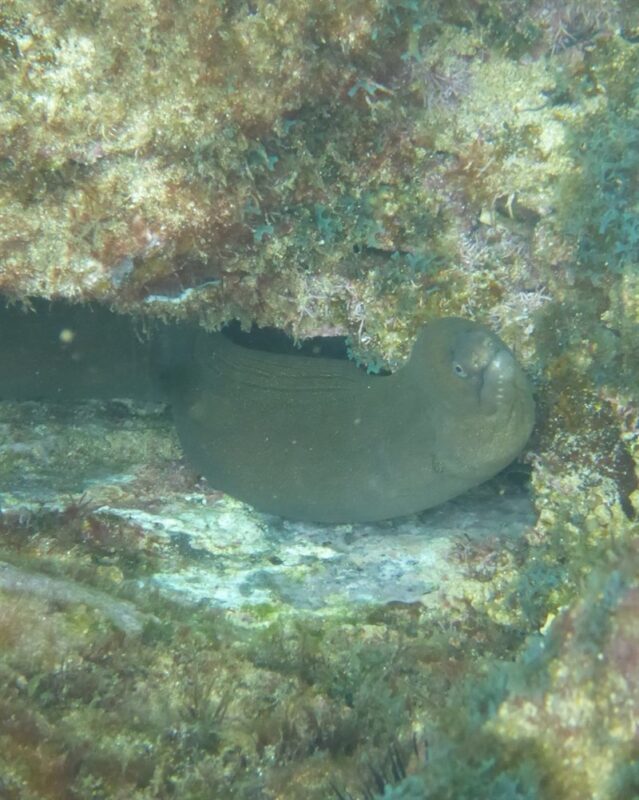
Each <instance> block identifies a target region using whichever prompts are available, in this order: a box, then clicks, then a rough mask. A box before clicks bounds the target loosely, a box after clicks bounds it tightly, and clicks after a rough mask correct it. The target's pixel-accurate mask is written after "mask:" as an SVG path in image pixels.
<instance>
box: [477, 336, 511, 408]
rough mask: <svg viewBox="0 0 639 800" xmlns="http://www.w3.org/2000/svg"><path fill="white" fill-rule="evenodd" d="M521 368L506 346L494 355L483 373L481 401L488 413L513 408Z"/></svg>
mask: <svg viewBox="0 0 639 800" xmlns="http://www.w3.org/2000/svg"><path fill="white" fill-rule="evenodd" d="M519 375H520V369H519V367H518V365H517V362H516V361H515V357H514V356H513V354H512V353H511V352H510V350H506V349H505V348H500V349H499V350H497V352H496V353H495V354H494V355H493V356H492V358H491V359H490V361H489V362H488V364H487V365H486V366H485V368H484V370H483V373H482V382H481V389H480V394H479V396H480V403H481V407H482V410H483V411H484V412H485V413H486V414H490V415H492V414H497V413H504V412H506V411H510V410H512V407H513V403H514V402H515V397H516V395H517V387H518V384H519Z"/></svg>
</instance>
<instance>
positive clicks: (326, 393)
mask: <svg viewBox="0 0 639 800" xmlns="http://www.w3.org/2000/svg"><path fill="white" fill-rule="evenodd" d="M152 338H153V339H154V341H152V342H151V341H145V340H144V337H143V336H141V335H140V332H139V331H138V330H136V326H135V323H134V322H132V321H131V320H130V319H128V318H126V317H117V316H115V315H113V314H110V313H109V312H107V311H105V310H104V309H91V308H88V307H75V306H64V305H55V306H53V307H51V308H48V307H44V306H42V304H40V305H39V307H38V313H36V314H24V313H22V312H21V311H18V310H17V309H15V308H6V307H0V376H2V378H1V381H0V399H4V400H10V399H42V400H47V401H51V400H53V401H58V402H61V401H62V402H67V401H72V400H77V399H82V398H85V397H101V398H106V397H132V398H134V399H144V400H149V399H157V398H159V397H160V396H164V397H168V400H169V402H170V404H171V406H172V410H173V417H174V420H175V424H176V427H177V430H178V434H179V436H180V440H181V442H182V447H183V449H184V453H185V455H186V457H187V459H188V460H189V461H190V462H191V463H192V464H193V466H194V467H195V469H196V470H198V471H199V472H200V473H201V474H202V475H204V476H205V477H206V478H207V479H208V481H209V483H210V485H211V487H213V488H216V489H221V490H223V491H226V492H228V493H229V494H231V495H234V496H235V497H238V498H240V499H242V500H245V501H247V502H249V503H251V504H252V505H254V506H255V507H256V508H257V509H258V510H260V511H265V512H268V513H272V514H277V515H280V516H283V517H288V518H290V519H297V520H311V521H315V522H332V523H336V522H364V521H373V520H382V519H387V518H391V517H396V516H399V515H403V514H409V513H413V512H418V511H421V510H423V509H426V508H429V507H431V506H434V505H437V504H439V503H442V502H444V501H445V500H448V499H449V498H451V497H455V496H456V495H458V494H460V493H462V492H464V491H466V490H467V489H469V488H470V487H472V486H475V485H476V484H478V483H481V482H482V481H485V480H487V479H488V478H490V477H492V476H493V475H495V474H496V473H497V472H499V471H500V470H501V469H502V468H503V467H505V466H506V465H507V464H508V463H510V462H511V461H512V460H513V459H514V458H515V457H516V456H517V455H518V454H519V453H520V452H521V450H522V449H523V447H524V445H525V444H526V441H527V440H528V437H529V435H530V433H531V430H532V426H533V421H534V403H533V397H532V390H531V386H530V383H529V381H528V379H527V377H526V375H525V374H524V372H523V370H522V369H521V367H520V366H519V365H518V363H517V362H516V360H515V358H514V356H513V354H512V352H511V351H510V350H509V349H508V348H507V347H506V345H505V344H504V343H503V342H502V341H501V340H500V339H499V338H498V337H497V336H496V335H495V334H494V333H492V332H491V331H490V330H488V329H487V328H485V327H483V326H482V325H479V324H477V323H474V322H471V321H468V320H464V319H455V318H450V319H439V320H435V321H433V322H430V323H429V324H428V325H426V326H425V327H423V328H422V330H421V331H420V333H419V335H418V337H417V340H416V342H415V344H414V346H413V349H412V353H411V356H410V358H409V360H408V361H407V363H406V364H405V365H404V366H403V367H401V368H400V369H399V370H397V371H396V372H395V373H393V374H390V375H368V374H367V373H366V372H365V371H363V370H362V369H360V368H358V367H357V366H356V365H355V364H354V363H353V362H351V361H347V360H339V359H335V358H324V357H311V356H304V355H291V354H285V353H281V352H265V351H261V350H255V349H249V348H247V347H244V346H242V345H240V344H237V343H235V342H234V341H232V340H231V339H229V338H228V337H227V336H225V335H224V334H221V333H213V334H210V333H205V332H204V331H201V330H197V329H192V328H189V329H185V328H179V327H173V328H172V327H170V326H166V327H162V328H161V329H160V330H159V331H156V334H155V336H154V337H152ZM158 376H159V379H158ZM160 387H161V388H160ZM161 392H164V394H161Z"/></svg>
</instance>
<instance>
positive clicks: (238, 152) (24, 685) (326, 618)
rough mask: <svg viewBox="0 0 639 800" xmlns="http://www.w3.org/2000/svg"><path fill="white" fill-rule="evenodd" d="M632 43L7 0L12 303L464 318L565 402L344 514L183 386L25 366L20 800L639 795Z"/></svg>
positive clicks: (215, 9) (1, 495) (6, 600)
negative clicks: (293, 516)
mask: <svg viewBox="0 0 639 800" xmlns="http://www.w3.org/2000/svg"><path fill="white" fill-rule="evenodd" d="M638 42H639V9H638V8H637V5H636V3H632V2H626V0H602V2H598V3H586V2H581V0H570V1H569V2H555V1H554V0H543V1H542V0H535V1H534V2H524V0H521V1H520V0H515V2H509V3H503V2H496V1H495V0H480V2H476V3H468V2H465V1H464V0H459V2H449V0H441V2H439V1H438V2H428V3H426V2H413V0H401V1H400V2H392V3H389V2H386V1H385V0H347V2H333V1H332V0H321V2H317V0H308V1H307V2H305V1H304V0H302V1H301V2H300V1H299V0H295V2H294V1H293V0H290V1H289V0H277V2H266V0H264V2H262V0H257V1H256V2H237V3H228V2H227V3H224V2H221V0H219V1H218V0H211V1H210V2H195V0H187V2H183V3H179V4H177V3H173V2H166V1H165V0H146V2H136V3H122V2H119V0H98V2H92V3H82V2H76V1H75V0H66V1H64V0H63V2H57V3H53V2H51V1H50V0H35V1H33V2H32V1H31V0H29V2H27V0H11V2H9V3H5V4H4V5H3V8H2V10H1V11H0V92H1V102H0V293H2V294H3V295H5V296H7V297H9V298H10V299H11V300H18V301H21V302H24V303H25V305H26V306H28V305H29V302H30V300H29V298H33V297H36V298H43V299H52V298H66V299H67V300H70V301H83V302H84V301H95V302H98V303H102V304H104V305H110V306H112V307H114V308H115V309H116V310H117V311H119V312H121V313H128V314H129V315H131V317H132V321H131V322H130V325H131V327H132V329H135V330H136V331H139V333H140V335H141V336H142V337H143V336H144V334H145V330H146V327H147V323H148V320H147V318H148V317H149V316H159V317H162V318H164V319H188V320H190V321H193V322H195V323H198V322H199V323H200V324H202V325H204V326H205V327H207V328H214V327H218V326H219V325H221V324H222V323H224V322H226V321H228V320H230V319H237V320H239V321H240V323H241V324H242V325H243V326H244V327H247V326H248V325H249V324H250V323H251V322H257V323H259V324H262V325H272V326H276V327H278V328H282V329H284V330H286V331H287V332H288V333H290V334H293V335H294V336H296V337H299V338H304V337H306V336H309V335H311V334H320V335H325V334H334V333H343V334H347V335H348V336H349V340H348V342H347V344H348V347H349V348H350V353H351V355H352V356H353V357H354V358H356V359H359V360H365V361H366V362H367V363H368V364H369V365H370V366H371V367H372V368H374V369H379V368H380V367H383V366H386V365H388V364H390V365H391V367H394V366H395V365H396V364H398V363H399V362H400V360H401V359H402V358H403V357H404V356H405V355H406V354H407V352H408V350H409V348H410V344H411V341H412V338H413V336H414V334H415V332H416V330H417V329H418V327H419V325H420V324H422V323H423V322H425V321H427V320H429V319H431V318H433V317H438V316H450V315H457V316H463V317H469V318H472V319H476V320H478V321H480V322H483V323H484V324H488V325H489V326H490V327H492V328H493V329H494V330H496V331H497V332H498V333H499V335H500V336H502V338H503V339H504V340H505V341H506V342H507V343H508V344H509V346H511V347H513V349H514V350H515V351H516V353H517V355H518V357H519V358H520V359H521V361H522V363H523V365H524V366H525V368H526V369H527V370H528V372H529V373H530V374H531V376H532V378H533V380H534V383H535V388H536V395H537V398H536V400H537V408H538V414H537V424H536V431H535V433H534V435H533V439H532V441H531V443H530V448H529V451H528V453H527V454H525V456H524V459H523V464H521V463H520V464H519V465H515V467H514V469H513V471H512V472H511V473H509V475H507V476H502V477H501V478H499V479H498V481H497V482H496V483H493V484H492V485H489V486H488V487H486V488H485V489H483V490H481V491H480V492H479V493H478V494H476V495H475V496H471V497H468V498H464V499H460V500H459V502H458V503H457V504H454V505H453V506H448V507H443V508H441V509H434V510H432V511H431V512H429V513H428V515H425V516H421V517H417V518H410V519H408V520H401V521H397V522H395V521H393V522H390V523H387V524H385V525H382V526H363V527H348V526H346V527H342V526H340V527H331V528H322V527H317V526H295V525H293V524H291V523H288V522H286V521H281V520H274V519H269V518H264V517H261V516H259V515H256V514H255V513H254V512H253V511H252V510H251V509H249V508H248V507H246V506H243V505H241V504H239V503H238V502H237V501H235V500H234V499H233V498H228V497H225V496H222V495H221V494H220V493H219V492H218V491H217V487H211V486H207V485H206V484H203V483H202V482H201V481H199V480H198V476H197V475H195V474H194V473H193V472H192V471H191V469H190V468H189V466H188V464H187V463H186V462H185V461H184V460H183V457H182V454H181V451H180V449H179V447H178V443H177V440H176V438H175V436H174V434H173V432H172V428H171V425H170V422H169V418H168V415H167V413H166V409H165V408H164V407H162V406H160V405H157V404H150V405H146V406H140V405H135V404H131V403H129V402H127V401H121V400H118V401H106V402H100V403H97V402H94V403H89V404H86V403H85V404H81V405H78V406H76V405H73V404H72V400H73V399H74V397H75V396H76V393H75V391H74V390H75V389H77V385H74V386H66V387H65V389H66V390H67V391H66V392H65V393H62V394H61V397H63V396H64V398H65V401H64V402H63V403H61V404H59V405H51V406H47V405H44V404H42V403H31V402H29V403H22V404H18V405H17V404H14V403H13V402H11V398H10V397H9V396H8V395H7V394H6V388H7V387H6V386H5V387H4V389H3V392H4V393H3V394H2V397H3V401H4V402H3V403H2V409H1V414H2V418H1V419H0V511H1V513H0V560H1V561H2V562H3V563H4V564H6V565H8V566H7V567H6V568H5V571H4V572H3V573H2V575H4V579H3V581H2V580H0V645H1V647H0V676H1V678H2V680H1V681H0V795H2V796H7V797H9V798H12V800H13V799H14V798H15V800H23V798H27V799H28V800H31V799H33V800H57V799H58V798H60V799H62V798H64V800H67V798H70V797H72V798H83V799H84V798H96V800H97V798H107V797H127V798H133V799H134V800H137V799H138V798H139V800H148V798H151V797H153V798H156V797H157V798H164V797H175V796H179V797H182V798H185V800H186V799H188V800H191V798H193V799H195V798H205V797H206V798H208V797H211V796H217V797H228V798H246V799H247V800H248V798H256V797H264V798H267V797H269V798H270V797H278V798H282V800H288V799H289V798H290V800H297V798H299V797H305V798H308V800H326V798H333V797H335V796H340V795H341V796H347V797H348V796H353V797H358V796H373V795H375V794H377V795H379V796H387V797H389V796H390V797H395V796H399V797H402V796H408V797H411V796H413V795H415V794H416V795H417V796H420V792H421V793H422V796H423V797H426V798H433V799H435V798H438V799H439V798H450V800H453V798H454V800H463V798H469V800H470V798H473V800H475V798H477V797H478V796H481V797H486V798H495V800H497V799H499V800H504V798H516V799H517V800H524V799H525V800H533V798H535V800H537V798H541V800H546V798H548V800H550V799H551V798H552V800H555V799H556V798H557V797H564V796H565V797H566V798H567V800H569V798H572V797H585V796H593V797H596V798H602V800H603V798H608V797H610V798H614V800H617V798H619V800H621V798H623V799H624V800H625V798H627V797H630V796H633V795H634V794H636V793H637V774H638V773H639V769H638V768H637V763H636V760H637V745H636V741H635V739H634V738H633V737H634V731H635V728H636V725H637V715H638V714H639V711H638V709H637V701H636V693H637V691H636V690H637V687H636V685H635V681H634V678H633V674H632V669H631V665H632V664H633V663H634V661H635V660H636V658H635V656H636V649H637V645H636V635H635V633H636V632H635V627H636V626H635V623H634V618H635V616H636V605H637V598H636V594H637V587H636V581H635V579H634V577H633V574H632V571H633V568H634V566H635V565H636V536H637V531H636V522H635V516H636V513H637V508H638V492H637V486H638V481H637V463H638V460H639V436H638V430H639V429H638V426H637V420H638V419H639V409H638V406H637V397H638V396H639V378H638V376H639V348H638V347H637V341H638V340H639V310H638V309H639V305H638V301H637V297H638V296H639V279H638V277H637V276H638V275H639V245H638V236H637V208H638V204H639V194H638V185H637V180H636V175H637V162H638V157H637V149H638V142H637V134H636V130H637V123H638V119H637V110H636V109H637V82H636V75H637V70H638V69H639V44H638ZM36 306H37V304H36ZM26 319H28V317H26ZM128 324H129V323H127V325H128ZM26 338H28V337H26ZM0 346H2V345H1V343H0ZM118 376H119V377H118V379H117V385H118V387H121V386H124V385H125V384H126V377H124V378H122V376H121V375H119V373H118ZM84 377H85V378H86V375H85V376H84ZM137 378H138V381H137V382H138V384H139V385H141V386H147V382H146V378H145V376H144V375H143V374H140V375H139V376H137ZM123 381H124V382H123ZM113 382H114V384H115V383H116V380H115V373H114V377H113ZM14 385H17V384H14ZM149 391H151V390H150V389H149ZM101 396H102V397H104V394H102V395H101ZM527 470H531V475H532V477H531V480H530V482H528V481H527V475H528V473H527ZM0 578H1V576H0ZM21 587H22V588H21ZM29 587H31V589H33V591H26V589H28V588H29ZM123 619H124V620H125V623H126V622H127V621H129V622H130V620H131V619H133V624H132V625H131V624H128V625H127V624H122V620H123ZM118 623H120V624H118ZM389 754H390V762H389ZM398 758H399V760H398ZM389 763H390V766H389ZM400 764H401V768H400V766H399V765H400ZM393 765H394V766H393Z"/></svg>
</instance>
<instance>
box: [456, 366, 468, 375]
mask: <svg viewBox="0 0 639 800" xmlns="http://www.w3.org/2000/svg"><path fill="white" fill-rule="evenodd" d="M453 371H454V372H455V375H457V377H458V378H467V377H468V373H467V372H466V370H465V369H464V368H463V367H462V365H461V364H453Z"/></svg>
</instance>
